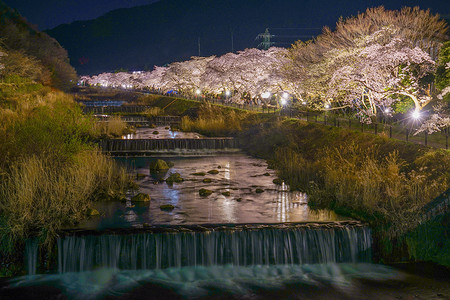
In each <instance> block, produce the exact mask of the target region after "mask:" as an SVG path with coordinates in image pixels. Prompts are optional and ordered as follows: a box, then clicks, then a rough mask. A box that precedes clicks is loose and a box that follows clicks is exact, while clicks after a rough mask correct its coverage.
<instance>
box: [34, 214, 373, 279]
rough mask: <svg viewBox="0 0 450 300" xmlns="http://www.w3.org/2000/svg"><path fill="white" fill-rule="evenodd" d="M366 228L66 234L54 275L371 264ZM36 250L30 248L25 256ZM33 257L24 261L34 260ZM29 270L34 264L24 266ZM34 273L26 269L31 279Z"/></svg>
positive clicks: (286, 226) (334, 225)
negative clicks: (101, 270)
mask: <svg viewBox="0 0 450 300" xmlns="http://www.w3.org/2000/svg"><path fill="white" fill-rule="evenodd" d="M371 247H372V238H371V231H370V229H369V227H367V226H365V225H364V224H361V223H360V222H356V221H342V222H318V223H279V224H201V225H148V226H143V227H142V228H135V229H125V230H122V229H115V230H107V231H95V230H94V231H92V230H90V231H86V230H83V231H82V230H67V231H64V232H62V233H61V237H60V238H59V239H58V242H57V248H58V249H57V253H58V262H57V266H58V272H59V273H66V272H80V271H89V270H93V269H95V268H98V267H106V268H116V269H127V270H150V269H162V268H169V267H183V266H198V265H204V266H210V265H228V264H232V265H234V266H248V265H272V264H315V263H345V262H350V263H357V262H370V261H371V258H372V257H371ZM30 251H31V252H32V251H37V247H33V245H32V243H29V244H27V252H30ZM37 257H38V255H37V254H36V253H28V254H27V258H29V259H36V258H37ZM27 265H28V266H31V267H34V268H35V266H37V265H38V263H37V262H36V261H28V262H27ZM34 272H35V270H29V273H30V274H34Z"/></svg>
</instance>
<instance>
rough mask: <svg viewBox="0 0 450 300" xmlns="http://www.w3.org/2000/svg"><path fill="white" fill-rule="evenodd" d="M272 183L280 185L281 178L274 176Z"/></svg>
mask: <svg viewBox="0 0 450 300" xmlns="http://www.w3.org/2000/svg"><path fill="white" fill-rule="evenodd" d="M272 182H273V183H275V184H277V185H281V184H282V183H283V179H281V178H275V179H274V180H273V181H272Z"/></svg>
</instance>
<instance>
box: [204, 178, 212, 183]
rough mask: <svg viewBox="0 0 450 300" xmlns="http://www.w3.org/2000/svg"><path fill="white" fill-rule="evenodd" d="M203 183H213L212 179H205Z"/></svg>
mask: <svg viewBox="0 0 450 300" xmlns="http://www.w3.org/2000/svg"><path fill="white" fill-rule="evenodd" d="M202 181H203V183H211V181H212V179H211V178H204V179H203V180H202Z"/></svg>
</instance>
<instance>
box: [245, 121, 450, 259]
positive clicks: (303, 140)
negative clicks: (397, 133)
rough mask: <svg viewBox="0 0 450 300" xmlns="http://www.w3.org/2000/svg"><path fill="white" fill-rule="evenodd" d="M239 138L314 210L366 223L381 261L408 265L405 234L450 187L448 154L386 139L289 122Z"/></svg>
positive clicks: (258, 128) (276, 123)
mask: <svg viewBox="0 0 450 300" xmlns="http://www.w3.org/2000/svg"><path fill="white" fill-rule="evenodd" d="M241 139H242V140H244V141H245V143H244V145H245V149H246V150H247V151H248V152H249V153H251V154H253V155H255V156H259V157H263V158H265V159H267V160H269V163H270V164H271V165H272V166H273V167H274V168H275V169H276V170H277V172H278V174H279V176H280V177H281V178H282V179H283V180H284V181H285V182H286V183H287V184H289V185H290V187H291V188H292V189H299V190H301V191H304V192H306V193H307V194H308V197H309V205H310V206H312V207H318V208H320V207H327V208H331V209H333V210H335V211H337V212H338V213H341V214H345V215H349V216H352V217H354V218H356V219H359V220H363V221H366V222H368V223H369V224H370V225H371V226H372V228H374V235H375V237H376V240H377V241H378V244H377V245H375V246H376V250H377V252H378V253H377V255H378V258H379V259H384V260H398V259H403V258H404V257H400V256H404V255H405V253H404V252H402V251H401V250H402V249H399V248H401V247H404V246H405V245H404V243H405V240H404V238H405V234H406V233H407V232H409V231H410V230H412V229H414V228H415V227H417V226H418V225H419V224H420V222H421V221H422V215H423V211H422V208H423V206H424V205H425V204H427V203H428V202H430V201H431V200H433V199H434V198H436V197H437V196H438V195H439V194H441V193H442V192H444V191H445V190H446V189H447V188H448V186H449V183H450V153H449V151H447V150H440V149H432V148H427V147H423V146H421V145H415V144H410V143H405V142H401V141H396V140H392V139H389V138H387V137H385V136H382V135H378V136H376V135H371V134H365V133H360V132H356V131H351V130H347V129H342V128H334V127H330V126H324V125H320V124H315V123H306V122H303V121H300V120H293V119H287V120H284V121H275V122H274V123H272V125H271V126H265V127H261V126H259V125H257V126H254V127H253V128H252V129H250V130H247V131H245V132H243V133H242V135H241ZM446 247H448V245H447V246H446ZM441 250H442V251H443V253H444V252H445V251H448V250H449V249H441ZM409 254H411V255H412V252H411V251H410V253H409ZM416 258H417V257H416ZM419 259H420V258H419ZM437 259H438V260H439V258H437ZM438 262H439V263H443V262H442V261H438Z"/></svg>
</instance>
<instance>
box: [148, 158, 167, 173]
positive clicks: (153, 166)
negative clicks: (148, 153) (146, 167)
mask: <svg viewBox="0 0 450 300" xmlns="http://www.w3.org/2000/svg"><path fill="white" fill-rule="evenodd" d="M167 170H169V165H168V164H167V163H166V162H165V161H164V160H162V159H157V160H154V161H152V162H151V163H150V172H160V171H167Z"/></svg>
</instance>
